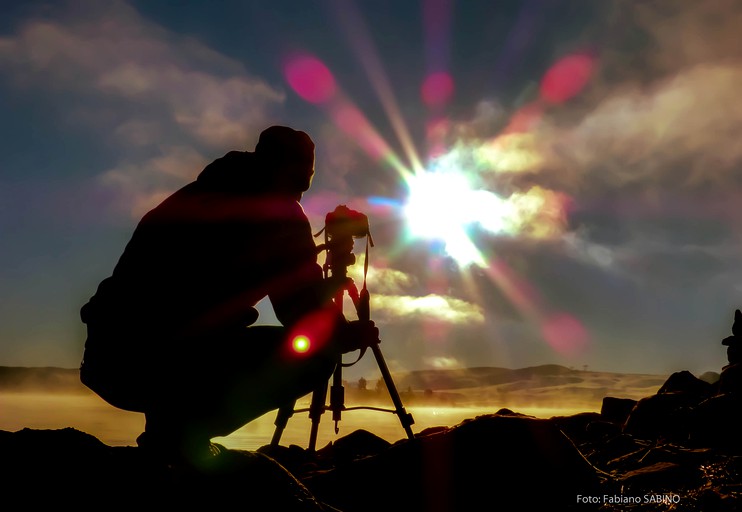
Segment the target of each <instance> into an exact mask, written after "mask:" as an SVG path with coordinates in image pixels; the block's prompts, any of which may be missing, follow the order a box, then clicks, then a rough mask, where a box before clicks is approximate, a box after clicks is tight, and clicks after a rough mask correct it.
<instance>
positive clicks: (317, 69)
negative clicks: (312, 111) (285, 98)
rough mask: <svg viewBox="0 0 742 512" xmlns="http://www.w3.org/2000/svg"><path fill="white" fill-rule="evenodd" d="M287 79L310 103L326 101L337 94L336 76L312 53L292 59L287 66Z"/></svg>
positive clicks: (285, 70) (285, 71) (297, 92)
mask: <svg viewBox="0 0 742 512" xmlns="http://www.w3.org/2000/svg"><path fill="white" fill-rule="evenodd" d="M284 74H285V76H286V80H287V81H288V83H289V85H290V86H291V88H292V89H294V91H296V94H298V95H299V96H300V97H301V98H302V99H304V100H305V101H308V102H310V103H325V102H327V101H328V100H330V99H331V98H332V97H333V96H335V92H336V91H337V85H336V83H335V77H333V76H332V73H331V72H330V70H329V69H328V68H327V66H325V64H324V63H323V62H322V61H321V60H319V59H318V58H316V57H313V56H311V55H300V56H297V57H293V58H292V59H290V60H289V61H288V62H287V63H286V65H285V67H284Z"/></svg>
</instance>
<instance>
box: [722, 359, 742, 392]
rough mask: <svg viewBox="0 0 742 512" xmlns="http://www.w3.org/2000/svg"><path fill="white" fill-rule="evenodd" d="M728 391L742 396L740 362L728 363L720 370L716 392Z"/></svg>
mask: <svg viewBox="0 0 742 512" xmlns="http://www.w3.org/2000/svg"><path fill="white" fill-rule="evenodd" d="M730 393H733V394H736V395H739V396H742V363H737V364H728V365H726V366H725V367H724V368H723V369H722V370H721V375H719V382H718V394H730Z"/></svg>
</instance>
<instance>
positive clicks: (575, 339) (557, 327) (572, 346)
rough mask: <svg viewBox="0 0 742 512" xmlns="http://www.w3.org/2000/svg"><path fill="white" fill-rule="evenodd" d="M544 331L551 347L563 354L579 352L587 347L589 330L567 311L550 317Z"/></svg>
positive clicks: (545, 323) (543, 328)
mask: <svg viewBox="0 0 742 512" xmlns="http://www.w3.org/2000/svg"><path fill="white" fill-rule="evenodd" d="M542 332H543V335H544V338H545V339H546V341H547V342H548V343H549V345H550V346H551V348H553V349H554V350H556V351H558V352H560V353H562V354H577V353H580V352H581V351H582V350H584V349H585V348H587V344H588V334H587V331H586V330H585V328H584V327H583V325H582V323H580V321H579V320H577V319H576V318H575V317H573V316H571V315H568V314H566V313H561V314H557V315H554V316H552V317H551V318H548V319H547V320H546V321H545V322H544V324H543V326H542Z"/></svg>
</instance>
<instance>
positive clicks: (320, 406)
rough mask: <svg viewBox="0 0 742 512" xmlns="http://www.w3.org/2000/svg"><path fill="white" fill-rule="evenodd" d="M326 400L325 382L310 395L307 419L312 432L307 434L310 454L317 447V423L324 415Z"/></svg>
mask: <svg viewBox="0 0 742 512" xmlns="http://www.w3.org/2000/svg"><path fill="white" fill-rule="evenodd" d="M326 398H327V382H325V383H324V384H323V385H322V386H321V387H320V388H319V389H316V390H315V391H314V393H313V394H312V403H311V404H310V405H309V417H310V418H311V420H312V430H311V431H310V433H309V446H308V447H307V449H308V450H309V451H310V452H313V451H315V448H316V446H317V433H318V432H319V422H320V419H321V418H322V415H323V414H324V413H325V408H326V407H325V399H326Z"/></svg>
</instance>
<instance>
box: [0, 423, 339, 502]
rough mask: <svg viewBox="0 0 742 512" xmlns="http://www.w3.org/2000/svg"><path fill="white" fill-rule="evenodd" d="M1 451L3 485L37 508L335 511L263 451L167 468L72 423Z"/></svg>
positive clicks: (8, 441)
mask: <svg viewBox="0 0 742 512" xmlns="http://www.w3.org/2000/svg"><path fill="white" fill-rule="evenodd" d="M0 455H1V457H0V460H2V468H1V469H0V471H1V473H0V481H1V482H2V485H3V488H4V489H6V490H10V489H12V490H13V492H14V494H16V495H18V496H27V497H28V498H29V499H32V500H33V504H34V508H37V507H39V506H41V505H48V506H55V507H59V506H60V505H61V504H63V503H69V504H73V503H74V504H75V508H78V506H83V508H84V509H87V508H90V509H91V510H92V509H93V508H95V509H96V510H97V509H101V508H104V509H105V508H109V507H111V506H114V505H115V506H116V507H117V508H118V507H122V506H123V505H126V506H140V507H141V506H142V505H144V504H149V505H158V504H159V505H162V506H165V505H166V506H167V507H168V508H173V507H176V508H177V507H181V506H182V507H185V506H188V507H189V508H190V507H192V506H194V505H196V504H199V503H208V504H209V505H210V506H212V507H213V506H220V505H224V506H228V505H230V506H231V505H233V504H234V503H242V504H244V505H245V506H246V507H247V508H256V509H260V510H269V509H274V510H281V511H284V510H286V511H295V512H326V511H328V510H332V509H331V508H329V507H327V506H325V505H323V504H321V503H320V502H319V501H317V500H316V499H315V498H314V496H312V494H311V493H310V492H309V491H308V490H307V489H306V487H305V486H304V485H303V484H302V483H301V482H299V480H297V479H296V478H295V477H294V476H293V475H292V474H290V473H289V472H288V471H286V469H284V468H283V467H282V466H281V465H280V464H278V463H277V462H275V461H274V460H272V459H270V458H269V457H267V456H265V455H262V454H258V453H251V452H243V451H238V450H225V451H224V452H223V453H221V454H220V455H218V456H217V457H214V458H213V459H212V460H209V461H206V462H205V463H204V464H203V465H202V466H200V467H181V466H166V465H164V464H160V463H153V462H152V461H151V460H150V459H149V458H148V457H146V455H145V454H144V453H143V452H141V451H140V449H139V448H134V447H110V446H106V445H105V444H103V443H101V442H100V441H98V440H97V439H96V438H95V437H93V436H90V435H88V434H85V433H83V432H79V431H77V430H74V429H71V428H68V429H62V430H30V429H23V430H21V431H18V432H15V433H11V434H10V435H7V434H6V435H3V436H2V437H1V438H0ZM93 505H94V507H93Z"/></svg>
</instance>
